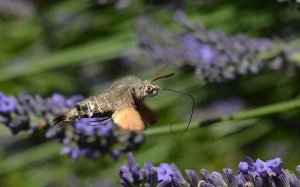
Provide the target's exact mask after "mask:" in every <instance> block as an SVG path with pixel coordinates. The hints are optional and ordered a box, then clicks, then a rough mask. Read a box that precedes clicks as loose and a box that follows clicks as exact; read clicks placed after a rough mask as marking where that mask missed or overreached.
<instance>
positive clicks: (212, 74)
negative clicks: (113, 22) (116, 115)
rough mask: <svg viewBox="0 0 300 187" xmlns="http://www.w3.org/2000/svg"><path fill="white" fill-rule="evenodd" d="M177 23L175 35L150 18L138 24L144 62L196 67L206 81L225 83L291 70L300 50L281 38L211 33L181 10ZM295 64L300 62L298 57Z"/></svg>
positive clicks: (177, 16)
mask: <svg viewBox="0 0 300 187" xmlns="http://www.w3.org/2000/svg"><path fill="white" fill-rule="evenodd" d="M174 18H175V20H176V22H177V23H178V24H179V26H180V27H181V28H182V30H181V31H179V32H175V31H172V30H171V29H168V28H166V27H165V26H163V25H160V24H158V23H155V22H154V21H152V20H150V19H149V18H148V17H142V18H140V19H139V20H138V22H137V34H138V36H137V38H138V41H139V44H140V46H141V49H142V52H141V53H142V54H141V56H142V58H143V60H145V59H149V61H150V62H153V61H154V62H158V63H159V62H167V63H170V64H173V65H175V66H183V65H185V64H187V65H190V66H193V67H194V68H195V72H196V76H197V77H198V78H199V79H201V80H205V81H210V82H224V81H228V80H232V79H236V78H237V77H238V76H240V75H244V74H255V73H258V72H260V71H262V70H264V69H267V70H279V69H286V70H291V69H294V67H295V66H296V65H295V64H293V63H292V61H295V57H297V56H299V52H300V48H299V47H297V46H290V44H289V43H286V42H284V41H283V40H281V39H277V40H271V39H268V38H249V37H247V36H245V35H243V34H238V35H236V36H228V35H226V34H224V33H223V32H220V31H208V30H207V29H206V28H205V27H204V26H203V25H202V24H200V23H196V24H193V23H191V22H190V21H189V20H188V18H187V17H186V15H185V14H184V13H183V12H181V11H178V12H177V13H176V15H175V17H174ZM296 61H299V59H298V57H297V59H296Z"/></svg>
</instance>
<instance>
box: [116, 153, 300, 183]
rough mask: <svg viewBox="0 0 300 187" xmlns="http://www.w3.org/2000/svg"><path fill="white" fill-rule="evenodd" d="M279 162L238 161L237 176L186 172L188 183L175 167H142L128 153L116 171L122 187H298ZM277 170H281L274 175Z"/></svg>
mask: <svg viewBox="0 0 300 187" xmlns="http://www.w3.org/2000/svg"><path fill="white" fill-rule="evenodd" d="M281 163H282V161H281V159H280V158H275V159H272V160H268V161H267V162H264V161H263V160H260V159H257V160H256V161H255V162H254V161H253V160H252V159H251V158H250V157H248V158H247V162H240V164H239V171H238V173H237V174H235V173H234V172H233V170H232V169H229V168H225V169H223V171H224V177H223V176H222V174H221V173H219V172H216V171H215V172H211V173H210V172H208V171H207V170H205V169H201V170H200V172H199V173H197V172H196V171H194V170H190V169H186V170H185V172H186V174H187V176H188V180H185V179H184V178H183V176H182V174H181V172H180V170H179V169H178V168H177V166H176V165H175V164H167V163H161V164H160V166H157V167H155V166H153V164H151V163H150V162H147V163H145V165H144V167H143V168H140V166H139V165H138V164H137V163H136V160H135V158H134V156H133V154H132V153H130V154H128V167H127V166H122V167H121V168H120V171H119V176H120V182H121V184H122V185H123V186H151V187H152V186H161V187H165V186H166V187H169V186H170V187H173V186H175V187H177V186H178V187H222V186H224V187H269V186H270V187H277V186H283V187H299V186H300V180H299V178H297V176H296V175H295V174H294V173H292V172H291V171H290V170H287V169H281ZM278 170H281V172H280V173H278Z"/></svg>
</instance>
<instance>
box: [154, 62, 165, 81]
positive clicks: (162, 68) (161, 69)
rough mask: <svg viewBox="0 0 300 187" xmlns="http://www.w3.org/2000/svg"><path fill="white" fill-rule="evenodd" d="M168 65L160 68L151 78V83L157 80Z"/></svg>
mask: <svg viewBox="0 0 300 187" xmlns="http://www.w3.org/2000/svg"><path fill="white" fill-rule="evenodd" d="M168 66H169V64H165V65H164V66H163V67H161V68H160V69H159V70H158V71H157V72H156V73H155V74H154V76H153V77H152V79H151V82H153V81H154V80H157V78H158V77H159V76H160V74H161V73H162V72H164V71H165V70H166V69H167V68H168Z"/></svg>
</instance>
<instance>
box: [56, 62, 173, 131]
mask: <svg viewBox="0 0 300 187" xmlns="http://www.w3.org/2000/svg"><path fill="white" fill-rule="evenodd" d="M166 68H167V64H166V65H165V66H163V67H162V68H161V69H160V70H159V71H158V72H157V73H156V74H155V75H154V77H153V78H152V79H151V80H142V79H140V78H138V77H136V76H131V75H130V76H126V77H124V78H121V79H118V80H116V81H115V82H113V84H112V85H111V86H110V87H109V88H108V89H106V90H104V91H103V92H102V93H100V94H98V95H96V96H91V97H89V98H87V99H84V100H83V101H80V102H78V103H77V104H75V106H73V107H72V108H71V109H70V110H69V111H68V112H66V113H64V114H62V115H61V116H58V117H56V118H55V119H54V120H53V123H54V125H58V124H64V123H68V122H71V121H73V120H76V119H80V118H96V117H99V116H100V117H103V116H107V118H108V119H109V118H110V117H111V118H112V120H113V122H114V123H115V124H117V125H118V126H119V127H120V128H122V129H125V130H129V131H142V130H145V129H146V128H147V124H153V123H156V122H157V121H158V118H157V116H156V115H155V114H154V112H153V111H152V110H151V109H149V108H148V107H147V106H146V105H145V104H144V103H143V100H144V98H145V97H147V96H150V97H153V96H156V95H157V94H158V91H159V90H160V87H159V86H158V85H157V84H155V83H154V82H155V81H156V80H158V79H162V78H167V77H170V76H173V75H174V73H170V74H167V75H163V76H160V74H161V73H162V72H163V71H164V70H165V69H166Z"/></svg>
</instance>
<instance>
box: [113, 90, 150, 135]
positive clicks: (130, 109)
mask: <svg viewBox="0 0 300 187" xmlns="http://www.w3.org/2000/svg"><path fill="white" fill-rule="evenodd" d="M133 95H134V88H127V89H126V90H124V91H123V92H122V94H121V95H120V98H121V99H122V100H121V103H120V105H119V106H118V108H117V110H116V111H114V113H113V114H112V119H113V121H114V123H115V124H117V125H118V126H119V127H120V128H122V129H125V130H129V131H142V130H145V129H146V127H147V124H146V122H145V120H144V118H143V117H142V116H141V115H140V113H139V112H138V111H137V110H136V106H135V101H134V96H133Z"/></svg>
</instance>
